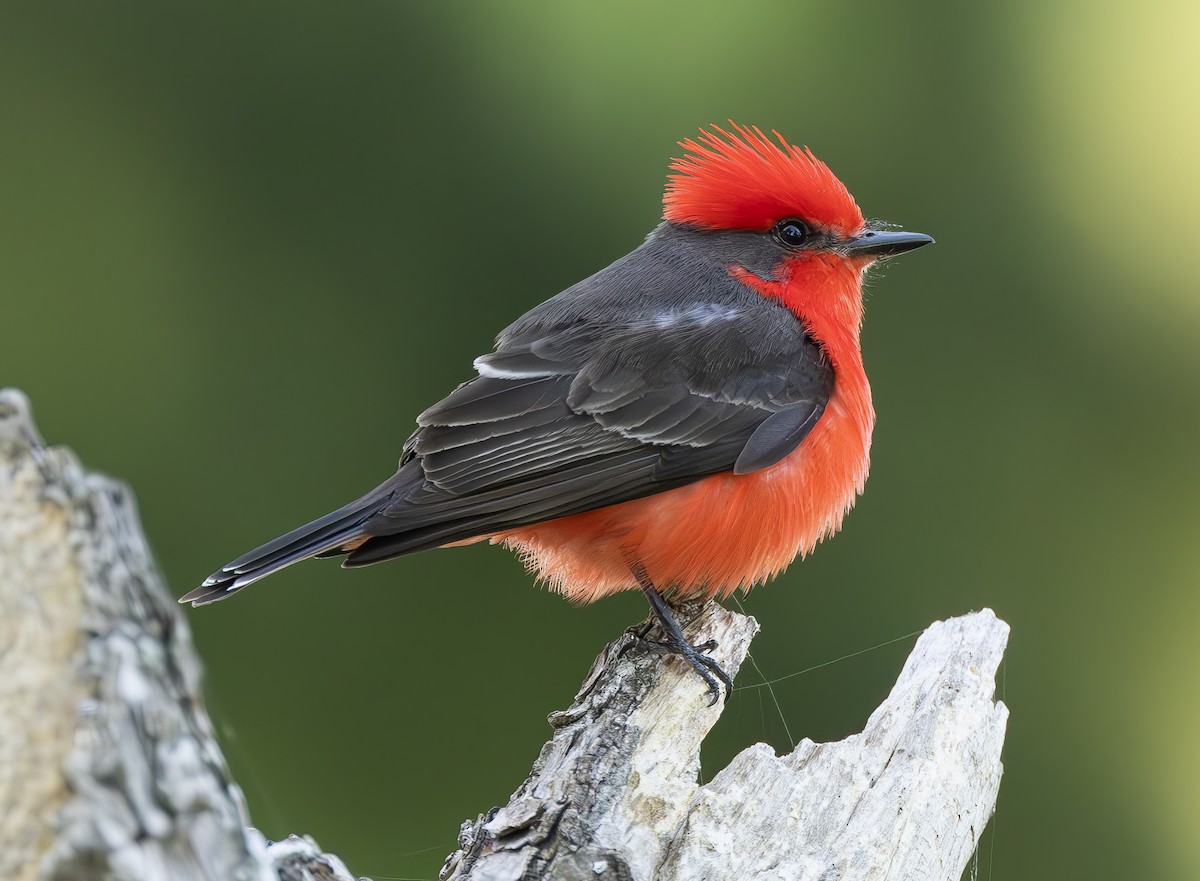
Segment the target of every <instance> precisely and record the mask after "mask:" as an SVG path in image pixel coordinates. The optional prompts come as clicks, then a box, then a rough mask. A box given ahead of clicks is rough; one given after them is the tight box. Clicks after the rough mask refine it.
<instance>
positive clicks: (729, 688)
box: [630, 564, 733, 706]
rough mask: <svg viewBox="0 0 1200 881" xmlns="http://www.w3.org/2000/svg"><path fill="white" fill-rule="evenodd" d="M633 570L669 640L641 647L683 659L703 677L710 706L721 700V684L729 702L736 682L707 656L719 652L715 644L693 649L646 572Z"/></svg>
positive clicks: (693, 646) (635, 566) (637, 566)
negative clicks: (709, 653) (714, 651)
mask: <svg viewBox="0 0 1200 881" xmlns="http://www.w3.org/2000/svg"><path fill="white" fill-rule="evenodd" d="M630 568H631V569H632V570H633V574H634V576H635V577H636V578H637V580H638V584H639V585H641V588H642V593H643V594H645V595H646V600H647V602H649V603H650V608H651V609H653V610H654V614H655V615H656V616H657V617H658V621H659V624H661V625H662V630H663V633H664V634H665V635H666V639H664V640H663V641H662V642H653V641H651V640H642V644H643V645H644V646H646V647H647V648H649V649H653V650H655V651H661V652H670V653H671V654H676V655H682V656H683V658H684V660H686V661H687V662H688V663H689V664H691V665H692V669H693V670H695V671H696V672H697V673H699V674H700V678H702V679H703V680H704V681H705V683H707V685H708V690H709V693H710V694H711V695H712V699H711V700H710V701H709V702H708V705H709V706H712V705H713V704H715V703H716V702H717V698H718V697H720V696H721V685H720V683H724V685H725V700H727V701H728V700H729V695H730V694H731V693H732V692H733V680H732V679H731V678H730V677H729V674H728V673H726V672H725V671H724V669H722V667H721V665H720V664H718V663H717V662H716V661H714V660H713V659H712V658H710V657H708V655H706V654H704V653H705V652H710V651H712V650H713V649H714V648H716V647H717V644H716V642H715V641H713V640H711V639H710V640H708V642H703V643H701V644H700V645H692V644H691V643H690V642H688V641H687V639H686V637H684V635H683V629H682V628H681V627H680V626H679V622H678V621H676V620H675V616H674V615H673V614H671V607H670V606H668V605H667V601H666V600H664V599H663V597H662V594H660V593H659V592H658V589H657V588H656V587H655V586H654V584H653V582H651V581H650V577H649V576H648V575H647V574H646V570H645V569H643V568H642V567H641V566H639V565H636V564H635V565H631V566H630ZM718 680H719V681H718Z"/></svg>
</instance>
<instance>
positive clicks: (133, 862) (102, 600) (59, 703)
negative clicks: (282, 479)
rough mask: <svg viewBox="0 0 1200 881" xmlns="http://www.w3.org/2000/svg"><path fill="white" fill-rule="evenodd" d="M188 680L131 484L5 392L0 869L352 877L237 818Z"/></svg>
mask: <svg viewBox="0 0 1200 881" xmlns="http://www.w3.org/2000/svg"><path fill="white" fill-rule="evenodd" d="M199 681H200V662H199V660H198V658H197V657H196V653H195V651H194V649H193V647H192V642H191V636H190V634H189V632H188V628H187V625H186V623H185V621H184V619H183V617H182V616H181V615H180V613H179V609H178V606H177V605H176V603H175V601H174V599H173V597H171V596H170V595H169V594H168V593H167V591H166V589H165V587H164V586H163V583H162V579H161V578H160V576H159V574H158V572H157V570H156V568H155V566H154V562H153V560H152V559H151V557H150V553H149V550H148V548H147V547H146V542H145V539H144V537H143V535H142V530H141V526H140V525H139V523H138V519H137V513H136V511H135V509H134V503H133V498H132V496H131V494H130V493H129V491H128V489H127V488H126V487H125V486H124V485H123V484H121V483H119V482H117V481H114V480H111V479H109V478H107V477H103V476H100V475H96V474H87V473H85V472H84V471H83V469H82V468H81V467H80V465H79V462H78V461H77V460H76V459H75V457H74V455H73V454H72V453H71V452H70V451H68V450H64V449H50V448H46V447H44V446H43V445H42V443H41V440H40V439H39V438H38V435H37V431H36V429H35V428H34V426H33V422H32V419H31V416H30V410H29V402H28V400H27V399H26V398H25V396H24V395H22V394H20V393H19V392H16V391H14V390H12V389H5V390H2V391H0V878H5V879H14V881H31V879H42V881H84V879H86V881H104V879H113V881H117V879H120V881H126V879H128V881H134V879H137V881H142V879H145V881H151V879H153V881H159V879H162V881H193V879H195V881H239V879H245V881H268V879H270V881H274V879H283V878H288V879H297V881H299V879H304V878H314V879H315V878H322V879H328V881H333V879H349V878H350V877H351V876H350V875H349V873H348V872H346V871H345V868H344V867H343V866H341V864H340V862H339V861H337V860H336V858H323V857H322V855H321V854H320V851H319V849H318V848H316V846H315V845H313V844H312V842H311V841H308V840H306V839H289V840H288V841H285V842H281V843H279V844H277V845H268V844H267V842H266V841H264V840H263V838H262V836H261V835H259V834H258V832H257V831H255V830H253V829H249V828H248V821H247V816H246V810H245V806H244V802H243V799H242V794H241V790H240V789H238V787H237V785H236V784H234V783H233V781H232V780H231V779H230V777H229V771H228V768H227V767H226V765H225V760H224V758H223V757H222V755H221V751H220V749H219V747H218V745H217V742H216V739H215V738H214V736H213V731H212V726H211V724H210V723H209V720H208V716H207V714H206V713H205V712H204V706H203V702H202V699H201V696H200V688H199ZM305 871H310V872H311V874H308V875H305V874H303V872H305ZM338 871H340V873H341V874H337V872H338ZM321 873H323V874H321Z"/></svg>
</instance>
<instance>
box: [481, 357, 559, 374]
mask: <svg viewBox="0 0 1200 881" xmlns="http://www.w3.org/2000/svg"><path fill="white" fill-rule="evenodd" d="M487 357H488V356H487V355H480V356H479V357H478V358H476V359H475V361H474V362H473V363H474V366H475V372H476V373H478V374H479V375H480V376H490V377H492V378H493V379H533V378H535V377H538V376H553V375H554V373H553V371H549V370H506V369H505V368H503V367H496V366H495V365H493V364H489V363H488V361H487Z"/></svg>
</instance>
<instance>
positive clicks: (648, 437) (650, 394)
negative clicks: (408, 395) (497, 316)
mask: <svg viewBox="0 0 1200 881" xmlns="http://www.w3.org/2000/svg"><path fill="white" fill-rule="evenodd" d="M635 253H636V252H635ZM591 281H593V280H589V282H591ZM704 282H705V283H704V284H703V285H699V286H698V287H697V288H694V289H693V290H695V291H697V293H695V294H694V295H693V296H691V297H687V298H679V299H677V300H675V301H673V300H671V299H669V298H668V299H666V300H665V301H664V298H661V297H655V298H644V297H640V296H633V297H631V296H628V295H626V296H621V295H620V294H619V293H618V294H616V295H614V296H610V297H609V298H608V300H607V301H606V300H605V298H604V297H603V296H596V295H595V292H594V291H588V290H587V289H586V286H587V285H588V282H585V283H583V285H582V286H581V287H583V288H584V290H583V291H582V292H578V291H575V290H574V289H573V290H572V291H568V292H566V293H565V294H564V295H560V298H567V299H568V302H566V303H563V302H561V301H560V298H555V299H553V300H550V301H548V302H547V303H546V304H543V306H541V307H539V308H538V309H535V310H534V311H533V312H531V313H529V314H528V315H526V316H525V317H524V318H522V319H521V321H520V322H518V324H516V325H514V326H513V327H511V328H509V329H508V330H507V331H505V332H504V333H503V334H501V336H500V338H499V341H498V345H497V349H496V351H495V352H494V353H492V354H490V355H486V356H484V357H482V358H479V359H478V360H477V361H476V367H477V369H478V370H479V372H480V374H481V375H480V376H478V377H477V378H475V379H473V380H471V381H469V382H467V383H464V384H463V385H461V386H459V387H458V388H457V389H456V390H455V391H454V392H452V393H451V394H450V395H449V396H448V397H446V398H445V399H444V400H442V401H441V402H440V403H438V404H436V405H435V406H433V407H431V408H429V409H428V410H426V411H425V412H424V413H422V414H421V416H420V417H419V418H418V424H419V426H420V427H419V429H418V430H417V432H416V433H415V434H414V435H413V436H412V437H411V438H410V439H409V441H408V443H407V444H406V447H405V454H404V458H403V459H402V460H401V470H400V473H399V474H397V476H396V478H394V480H396V481H397V483H396V485H395V491H394V494H393V496H392V499H391V501H390V502H389V503H388V504H387V505H386V506H384V507H382V508H381V509H380V510H378V511H377V513H376V514H375V515H374V516H373V517H371V519H369V520H368V521H367V522H366V523H365V525H364V530H365V531H366V532H367V533H368V534H369V535H371V536H373V537H372V538H371V539H370V540H369V541H368V542H366V543H365V544H364V545H363V546H362V547H360V548H359V549H357V550H355V551H354V552H353V553H352V554H351V555H350V557H349V558H348V559H347V564H348V565H356V564H365V563H371V562H376V561H377V560H381V559H386V558H387V557H391V556H395V555H396V554H398V553H406V552H408V551H410V550H416V549H418V548H422V547H430V546H434V545H437V544H444V543H447V542H450V541H456V540H460V539H463V538H469V537H473V536H477V535H481V534H487V533H488V532H496V531H500V530H503V529H510V528H515V527H517V526H522V525H527V524H530V523H536V522H540V521H543V520H549V519H553V518H557V517H563V516H567V515H569V514H575V513H580V512H582V511H587V510H592V509H594V508H598V507H603V506H605V505H611V504H615V503H617V502H621V501H628V500H631V499H635V498H641V497H643V496H647V495H652V494H654V493H657V492H662V491H664V490H667V489H671V488H674V487H677V486H681V485H684V484H686V483H690V482H692V481H695V480H698V479H700V478H702V477H705V476H708V475H711V474H715V473H719V472H723V471H734V472H735V473H749V472H753V471H756V470H759V469H761V468H766V467H769V466H770V465H773V464H775V463H776V462H778V461H779V460H781V459H782V458H784V457H785V456H786V455H787V454H788V453H790V452H791V451H792V450H794V449H795V448H796V446H797V445H798V444H799V443H800V442H801V441H802V440H803V439H804V437H805V436H806V435H807V434H808V432H809V430H811V428H812V426H813V425H814V424H815V423H816V421H817V419H819V418H820V416H821V413H822V412H823V411H824V408H825V404H826V402H827V401H828V399H829V395H830V392H831V390H832V386H833V370H832V367H831V365H830V364H829V363H828V361H827V360H826V358H825V357H824V354H823V352H822V350H821V349H820V347H819V346H818V345H817V344H816V343H815V342H814V341H813V340H812V339H811V338H810V337H809V336H808V335H807V334H806V333H805V331H804V328H803V326H802V325H801V324H800V323H799V322H798V321H797V320H796V319H795V318H794V317H793V316H792V315H791V314H790V313H789V312H787V311H786V310H785V309H784V308H783V307H782V306H779V305H777V304H774V303H770V302H768V301H765V300H763V299H762V298H761V297H760V296H759V295H758V294H756V293H754V292H753V291H750V290H749V289H748V288H746V287H745V286H743V285H741V284H740V283H738V282H736V281H735V280H733V279H732V278H730V277H729V276H728V275H727V273H725V272H724V271H721V272H719V274H717V275H713V274H711V273H710V274H708V275H707V277H705V278H704ZM572 294H574V298H573V302H572V301H571V300H572V297H571V295H572ZM589 294H590V296H589Z"/></svg>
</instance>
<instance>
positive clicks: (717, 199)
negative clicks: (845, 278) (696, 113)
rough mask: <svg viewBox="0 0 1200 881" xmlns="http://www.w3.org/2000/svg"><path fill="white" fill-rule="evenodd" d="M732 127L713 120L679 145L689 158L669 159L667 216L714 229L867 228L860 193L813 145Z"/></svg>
mask: <svg viewBox="0 0 1200 881" xmlns="http://www.w3.org/2000/svg"><path fill="white" fill-rule="evenodd" d="M729 124H730V125H731V126H732V127H733V130H734V132H735V134H730V133H729V132H727V131H725V130H724V129H722V128H720V127H718V126H715V125H714V126H713V127H712V129H713V130H712V131H705V130H704V129H701V130H700V140H699V142H697V141H695V140H693V139H691V138H689V139H687V140H686V141H680V142H679V146H681V147H683V149H684V150H686V151H687V155H685V156H684V157H683V158H682V159H675V160H673V161H672V162H671V170H672V171H673V172H675V173H674V174H672V175H670V178H669V181H668V183H667V191H666V195H664V197H663V217H665V218H666V219H667V220H670V221H672V222H674V223H689V224H693V225H695V226H703V227H707V228H709V229H746V230H766V229H770V228H771V226H772V225H773V224H774V223H775V222H776V221H779V220H783V219H785V218H789V217H799V218H801V219H803V220H810V221H813V222H814V223H817V224H820V225H821V226H824V227H827V228H829V229H831V230H833V231H834V232H837V233H840V234H841V235H852V234H854V233H856V232H857V231H858V230H859V229H861V228H862V226H863V216H862V212H861V211H860V210H859V208H858V205H857V204H855V202H854V197H853V196H851V195H850V193H849V192H847V190H846V187H845V186H843V184H842V182H841V181H840V180H838V179H837V178H836V177H835V176H834V174H833V172H832V171H830V170H829V168H828V167H827V166H826V165H825V163H823V162H822V161H821V160H820V159H818V158H817V157H815V156H814V155H813V154H812V152H811V151H810V150H809V149H808V148H807V147H804V148H801V147H794V146H792V145H791V144H789V143H788V142H787V141H785V140H784V138H783V135H781V134H779V132H772V134H773V135H774V136H775V137H776V138H778V139H779V143H778V144H776V143H775V142H774V141H772V140H771V139H770V138H768V137H767V136H766V135H764V134H763V133H762V132H761V131H760V130H759V129H758V128H745V127H743V126H740V125H738V124H737V123H735V122H733V121H732V120H730V123H729Z"/></svg>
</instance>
